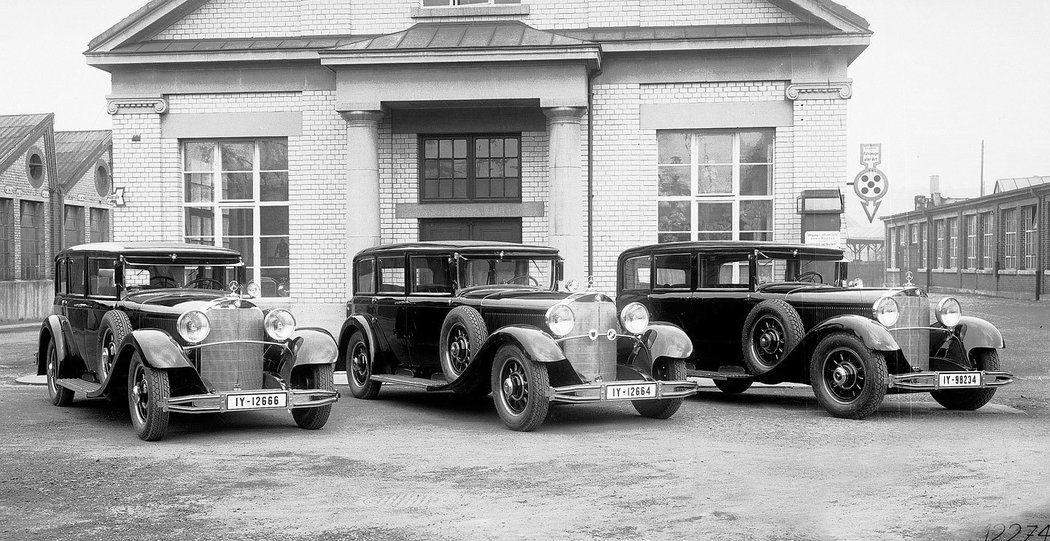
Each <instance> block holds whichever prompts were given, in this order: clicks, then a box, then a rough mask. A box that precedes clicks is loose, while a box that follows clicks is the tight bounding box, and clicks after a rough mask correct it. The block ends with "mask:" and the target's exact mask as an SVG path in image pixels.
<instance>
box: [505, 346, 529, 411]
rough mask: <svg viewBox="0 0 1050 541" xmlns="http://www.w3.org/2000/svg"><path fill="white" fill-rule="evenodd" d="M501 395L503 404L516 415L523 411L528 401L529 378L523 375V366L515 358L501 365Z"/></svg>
mask: <svg viewBox="0 0 1050 541" xmlns="http://www.w3.org/2000/svg"><path fill="white" fill-rule="evenodd" d="M500 376H501V379H502V380H503V384H502V385H501V388H502V391H503V392H502V393H501V394H502V395H503V396H501V397H500V398H502V400H503V404H504V405H505V406H507V409H508V410H510V412H511V413H513V414H515V415H518V414H520V413H521V412H523V411H525V406H527V405H528V403H529V379H528V376H526V375H525V367H524V366H522V365H521V363H520V362H519V361H518V360H517V359H510V360H508V361H507V363H506V364H505V365H503V370H502V374H500Z"/></svg>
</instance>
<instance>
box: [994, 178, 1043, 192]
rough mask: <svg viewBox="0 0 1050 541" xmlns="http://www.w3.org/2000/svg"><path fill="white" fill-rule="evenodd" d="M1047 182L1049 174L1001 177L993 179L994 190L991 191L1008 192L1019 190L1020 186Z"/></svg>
mask: <svg viewBox="0 0 1050 541" xmlns="http://www.w3.org/2000/svg"><path fill="white" fill-rule="evenodd" d="M1047 182H1050V176H1045V177H1043V176H1034V177H1016V178H1001V179H999V180H997V181H995V191H993V192H992V193H1000V192H1008V191H1010V190H1020V189H1022V188H1031V187H1032V186H1038V185H1040V184H1046V183H1047Z"/></svg>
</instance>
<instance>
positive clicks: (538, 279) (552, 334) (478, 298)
mask: <svg viewBox="0 0 1050 541" xmlns="http://www.w3.org/2000/svg"><path fill="white" fill-rule="evenodd" d="M561 269H562V262H561V260H560V259H559V257H558V252H557V250H555V249H554V248H548V247H544V246H528V245H521V244H511V243H494V242H493V243H481V242H469V241H462V242H419V243H411V244H397V245H389V246H381V247H376V248H370V249H367V250H363V251H361V252H360V253H358V254H357V255H356V256H355V257H354V262H353V273H354V296H353V298H352V299H351V300H350V302H348V303H347V320H346V322H345V323H344V324H343V329H342V332H341V333H340V338H339V351H340V357H341V358H342V359H344V362H345V366H346V369H347V374H348V378H347V379H348V380H349V384H350V390H351V392H352V393H353V395H354V396H355V397H357V398H374V397H375V396H376V395H377V393H378V392H379V390H380V387H381V386H382V385H383V384H384V383H389V384H401V385H409V386H415V387H419V388H423V389H426V390H428V391H444V390H448V391H454V392H457V393H465V394H481V395H483V394H488V393H489V392H492V393H493V398H494V402H495V404H496V410H497V411H498V412H499V415H500V418H502V420H503V422H504V423H505V424H506V425H507V426H508V427H509V428H511V429H513V430H519V431H529V430H533V429H535V428H537V427H538V426H540V425H541V424H542V423H543V421H544V420H545V419H546V416H547V411H548V407H549V405H550V403H551V402H565V403H582V402H596V401H603V400H630V401H631V402H632V404H633V405H634V407H635V409H636V410H637V411H638V412H639V413H640V414H642V415H644V416H647V417H652V418H659V419H666V418H668V417H670V416H672V415H674V413H675V412H676V411H677V410H678V408H679V407H680V406H681V404H682V401H683V399H684V397H686V396H689V395H691V394H693V393H695V392H696V384H695V383H694V382H691V381H686V378H685V359H686V358H687V357H689V355H690V353H691V352H692V348H691V346H690V344H689V339H688V337H686V336H685V334H684V333H683V332H682V331H681V330H680V329H678V328H675V327H673V326H670V325H664V324H656V323H653V324H650V323H649V314H648V312H647V311H646V310H645V308H644V307H643V306H642V305H640V304H630V305H627V306H624V307H623V309H622V310H621V311H620V312H619V314H617V311H616V306H615V304H614V303H613V301H612V299H611V298H609V297H608V296H605V295H602V294H600V293H596V292H593V291H587V292H564V291H558V290H557V283H558V281H559V280H560V279H561V272H562V271H561Z"/></svg>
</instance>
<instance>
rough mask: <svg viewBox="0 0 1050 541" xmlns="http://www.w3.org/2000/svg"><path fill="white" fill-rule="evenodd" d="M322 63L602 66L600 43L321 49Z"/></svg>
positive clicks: (358, 64)
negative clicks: (551, 63)
mask: <svg viewBox="0 0 1050 541" xmlns="http://www.w3.org/2000/svg"><path fill="white" fill-rule="evenodd" d="M319 56H320V58H321V65H323V66H376V65H390V64H476V63H489V62H582V63H585V64H587V65H588V66H589V67H590V68H592V69H597V68H599V67H600V66H601V47H599V46H598V45H587V46H572V47H534V48H533V47H530V48H518V49H499V48H494V49H481V48H478V49H448V50H445V49H439V50H434V49H403V50H397V51H368V50H364V51H334V52H326V51H321V52H320V55H319Z"/></svg>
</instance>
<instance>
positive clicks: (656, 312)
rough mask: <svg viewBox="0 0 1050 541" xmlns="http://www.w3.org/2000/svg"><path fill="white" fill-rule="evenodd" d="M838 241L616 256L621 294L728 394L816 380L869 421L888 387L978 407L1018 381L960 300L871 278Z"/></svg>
mask: <svg viewBox="0 0 1050 541" xmlns="http://www.w3.org/2000/svg"><path fill="white" fill-rule="evenodd" d="M842 259H843V253H842V251H841V250H837V249H833V248H820V247H814V246H806V245H791V244H775V243H769V242H754V241H739V242H731V241H699V242H673V243H667V244H654V245H650V246H641V247H638V248H632V249H630V250H627V251H625V252H623V253H622V254H620V257H619V262H618V277H617V280H618V281H617V283H618V286H617V289H618V294H617V303H618V304H619V305H621V306H627V305H629V304H634V303H642V304H644V305H645V306H646V307H648V308H649V311H650V312H651V313H652V314H653V316H654V317H656V318H659V319H661V320H664V321H668V322H671V323H673V324H676V325H680V326H681V327H682V328H683V329H684V330H685V331H686V333H688V334H689V337H690V338H691V339H692V341H693V348H694V351H696V352H697V354H696V355H695V357H694V358H693V359H691V362H692V363H694V364H695V365H696V368H698V370H696V371H691V372H690V375H694V376H701V377H708V378H712V379H713V380H714V382H715V385H716V386H717V387H718V388H719V389H721V390H722V391H724V392H727V393H739V392H743V391H745V390H747V389H748V388H749V387H750V386H751V384H752V383H753V382H761V383H779V382H785V381H788V382H797V383H805V384H809V385H812V387H813V391H814V393H815V394H816V396H817V400H818V401H819V402H820V404H821V406H823V407H824V408H825V409H826V410H827V411H828V412H829V413H831V414H832V415H834V416H836V417H846V418H862V417H866V416H868V415H870V414H871V413H873V412H874V411H875V410H876V409H877V408H878V406H879V404H881V403H882V400H883V396H884V395H885V394H886V393H887V392H893V393H899V392H923V391H928V392H931V393H932V395H933V398H934V399H936V400H937V402H939V403H940V404H941V405H943V406H945V407H947V408H951V409H962V410H973V409H977V408H980V407H981V406H983V405H985V404H987V403H988V401H989V400H991V399H992V395H994V394H995V389H996V388H997V387H999V386H1001V385H1006V384H1008V383H1010V382H1011V381H1012V380H1013V376H1012V375H1011V374H1009V373H1008V372H1003V371H1002V370H1001V369H1000V365H999V354H998V351H997V350H998V349H1001V348H1004V347H1006V344H1005V343H1004V342H1003V337H1002V335H1001V334H1000V333H999V331H998V330H997V329H996V328H995V327H994V326H992V325H991V324H990V323H988V322H987V321H985V320H983V319H978V318H975V317H968V316H964V315H962V310H961V307H960V305H959V302H958V301H957V300H955V299H954V298H951V297H948V298H946V299H944V300H942V301H941V302H940V303H938V305H937V307H936V310H935V314H934V315H935V318H936V322H931V316H930V301H929V298H928V297H927V295H926V292H925V291H923V290H921V289H919V288H917V287H914V286H906V287H899V288H874V287H863V284H861V283H860V282H859V281H858V280H853V281H850V280H848V279H847V274H846V272H847V267H846V263H845V262H843V261H842Z"/></svg>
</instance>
